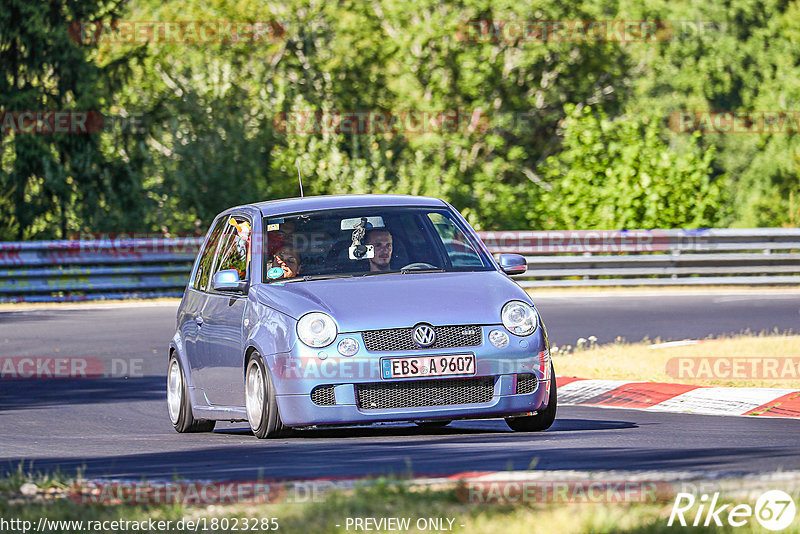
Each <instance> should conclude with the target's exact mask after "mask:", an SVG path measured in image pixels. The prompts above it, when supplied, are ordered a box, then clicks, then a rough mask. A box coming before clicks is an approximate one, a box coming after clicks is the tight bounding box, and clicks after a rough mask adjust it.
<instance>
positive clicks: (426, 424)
mask: <svg viewBox="0 0 800 534" xmlns="http://www.w3.org/2000/svg"><path fill="white" fill-rule="evenodd" d="M452 422H453V421H450V420H447V419H444V420H442V421H414V423H415V424H416V425H417V426H418V427H420V428H422V429H425V430H436V429H437V428H444V427H446V426H447V425H449V424H450V423H452Z"/></svg>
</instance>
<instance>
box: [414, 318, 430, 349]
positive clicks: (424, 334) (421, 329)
mask: <svg viewBox="0 0 800 534" xmlns="http://www.w3.org/2000/svg"><path fill="white" fill-rule="evenodd" d="M411 337H412V339H413V340H414V343H416V344H417V345H419V346H420V347H430V346H431V345H433V344H434V343H435V342H436V331H435V330H434V329H433V328H432V327H430V326H428V325H426V324H421V325H418V326H415V327H414V331H413V332H412V334H411Z"/></svg>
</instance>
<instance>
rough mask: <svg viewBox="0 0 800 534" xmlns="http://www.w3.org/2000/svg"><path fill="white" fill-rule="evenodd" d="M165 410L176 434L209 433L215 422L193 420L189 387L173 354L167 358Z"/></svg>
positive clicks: (179, 363)
mask: <svg viewBox="0 0 800 534" xmlns="http://www.w3.org/2000/svg"><path fill="white" fill-rule="evenodd" d="M167 409H168V411H169V420H170V421H171V422H172V426H173V428H175V430H176V431H177V432H180V433H184V432H211V431H212V430H214V426H215V425H216V424H217V422H216V421H208V420H205V419H195V418H194V416H193V415H192V403H191V401H190V400H189V387H188V385H187V384H186V375H184V373H183V368H182V367H181V362H180V361H179V360H178V357H177V356H176V355H175V354H172V356H170V358H169V369H168V370H167Z"/></svg>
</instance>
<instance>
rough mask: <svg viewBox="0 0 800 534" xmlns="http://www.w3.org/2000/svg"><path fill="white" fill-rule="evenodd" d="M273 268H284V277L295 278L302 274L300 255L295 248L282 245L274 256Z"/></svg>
mask: <svg viewBox="0 0 800 534" xmlns="http://www.w3.org/2000/svg"><path fill="white" fill-rule="evenodd" d="M272 265H273V268H274V267H280V268H281V269H283V278H294V277H295V276H297V275H298V274H300V257H299V256H298V255H297V253H296V252H295V251H294V249H293V248H291V247H288V246H284V247H281V248H280V249H279V250H278V251H277V252H276V253H275V255H274V256H273V261H272Z"/></svg>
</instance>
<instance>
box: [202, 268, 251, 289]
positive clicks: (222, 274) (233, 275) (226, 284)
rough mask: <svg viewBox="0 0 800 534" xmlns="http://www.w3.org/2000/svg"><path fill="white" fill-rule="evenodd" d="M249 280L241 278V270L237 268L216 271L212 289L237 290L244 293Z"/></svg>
mask: <svg viewBox="0 0 800 534" xmlns="http://www.w3.org/2000/svg"><path fill="white" fill-rule="evenodd" d="M246 287H247V282H245V281H240V280H239V271H237V270H236V269H225V270H224V271H217V272H216V273H214V278H212V279H211V289H213V290H214V291H236V292H237V293H244V290H245V288H246Z"/></svg>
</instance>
